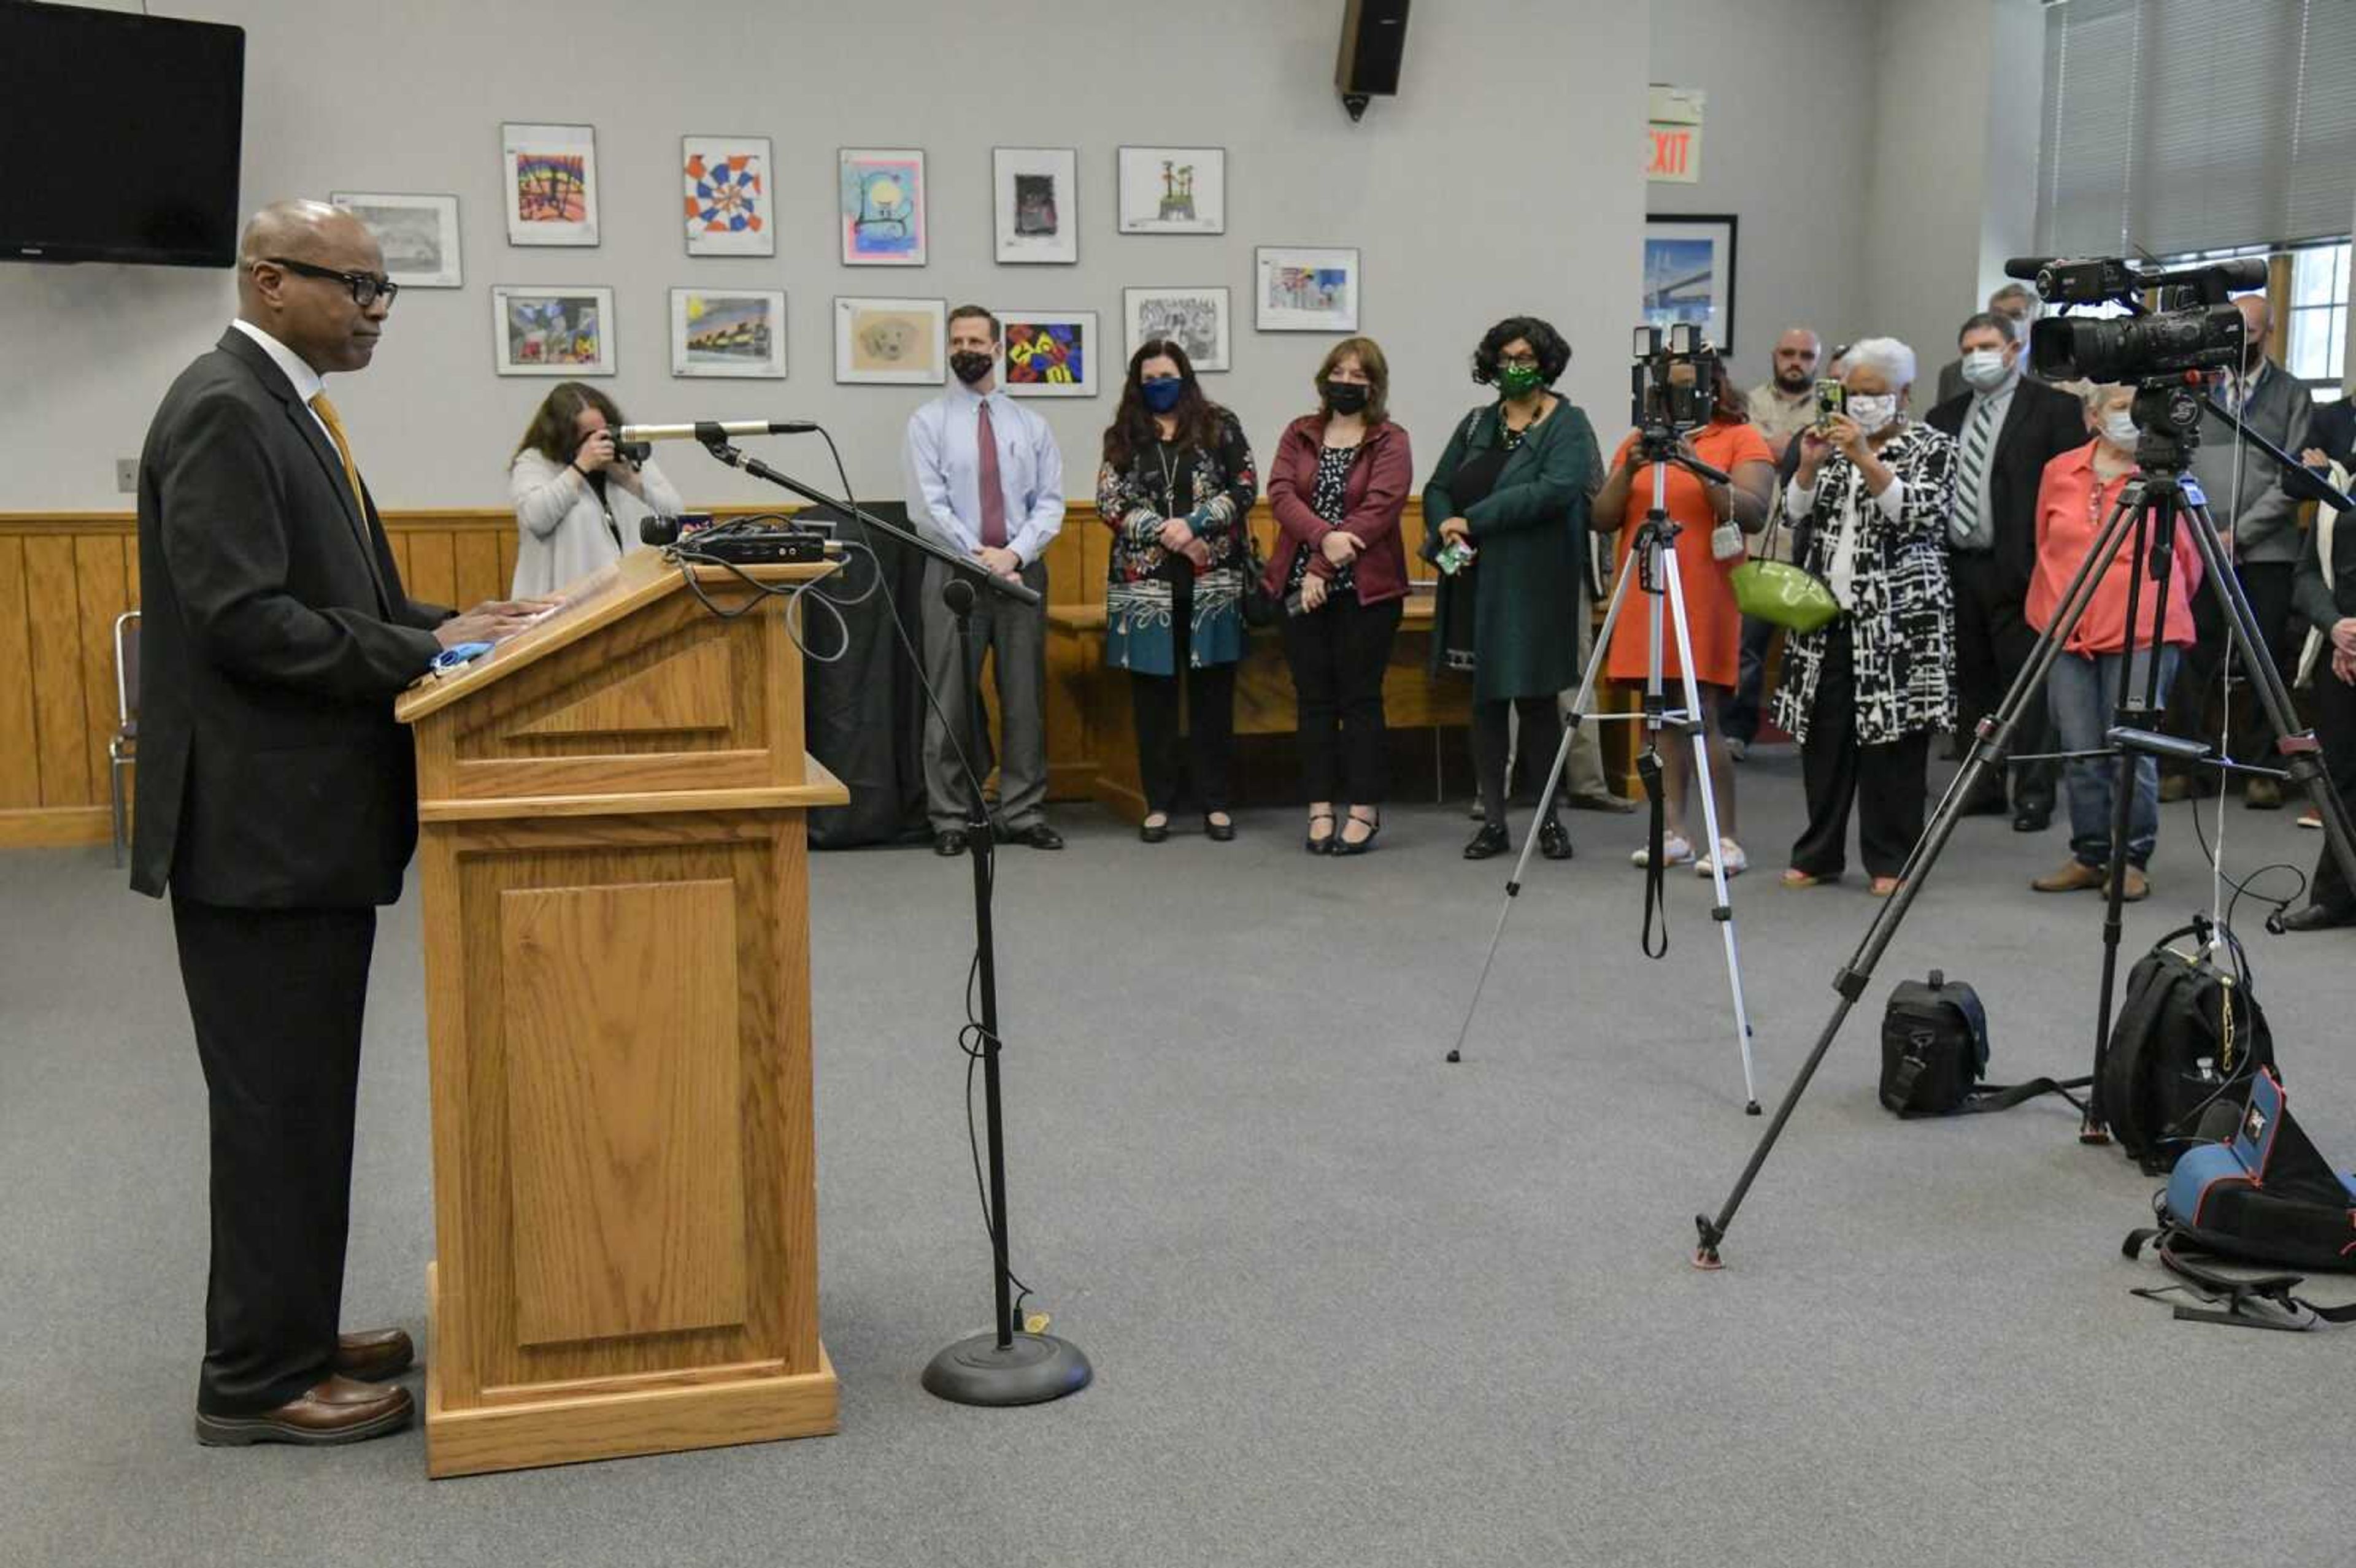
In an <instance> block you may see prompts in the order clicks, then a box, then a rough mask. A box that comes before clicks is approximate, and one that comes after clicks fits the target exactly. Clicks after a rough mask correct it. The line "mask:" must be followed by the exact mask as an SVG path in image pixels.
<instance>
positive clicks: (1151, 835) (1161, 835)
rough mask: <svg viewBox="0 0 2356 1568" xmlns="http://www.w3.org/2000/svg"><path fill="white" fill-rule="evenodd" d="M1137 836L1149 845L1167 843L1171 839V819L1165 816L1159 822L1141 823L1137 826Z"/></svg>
mask: <svg viewBox="0 0 2356 1568" xmlns="http://www.w3.org/2000/svg"><path fill="white" fill-rule="evenodd" d="M1137 836H1138V837H1140V838H1142V839H1144V840H1145V841H1146V842H1147V843H1148V844H1161V843H1165V842H1167V841H1168V839H1169V837H1170V819H1169V818H1168V817H1166V816H1165V817H1163V818H1162V820H1161V821H1159V822H1141V823H1139V824H1138V825H1137Z"/></svg>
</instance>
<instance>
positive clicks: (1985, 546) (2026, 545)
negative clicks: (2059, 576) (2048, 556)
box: [1930, 311, 2088, 833]
mask: <svg viewBox="0 0 2356 1568" xmlns="http://www.w3.org/2000/svg"><path fill="white" fill-rule="evenodd" d="M1956 342H1957V347H1959V348H1960V349H1961V350H1962V352H1963V357H1962V358H1961V359H1960V360H1959V361H1958V363H1959V364H1960V365H1961V366H1962V367H1963V369H1962V375H1963V377H1964V380H1965V388H1966V389H1965V391H1964V392H1963V394H1962V395H1960V396H1958V397H1954V398H1950V399H1948V400H1946V401H1944V402H1943V403H1941V404H1940V405H1939V406H1938V407H1936V408H1934V409H1933V410H1932V411H1931V414H1930V423H1931V424H1932V425H1933V427H1935V428H1936V429H1939V430H1943V431H1944V432H1947V433H1948V434H1949V435H1951V436H1954V438H1955V509H1954V513H1953V515H1952V516H1951V517H1949V518H1948V523H1947V559H1948V575H1949V576H1950V577H1951V578H1952V579H1953V580H1954V591H1955V686H1956V694H1957V696H1958V698H1959V699H1960V701H1959V704H1958V708H1957V712H1956V720H1955V723H1956V731H1957V733H1959V734H1964V735H1968V734H1970V733H1971V732H1972V731H1973V729H1974V728H1975V727H1976V726H1977V725H1978V723H1979V721H1980V720H1981V719H1982V718H1983V717H1985V716H1986V715H1987V714H1988V713H1990V712H1992V711H1994V710H1995V709H1996V708H1997V705H1998V704H2000V703H2001V702H2002V701H2003V700H2004V696H2005V693H2006V692H2007V691H2008V690H2009V689H2010V688H2011V686H2012V683H2013V680H2014V677H2017V676H2019V673H2020V669H2021V667H2022V666H2023V665H2025V664H2027V663H2028V662H2029V652H2030V650H2031V649H2033V648H2034V647H2035V646H2036V645H2037V632H2036V630H2035V628H2033V627H2031V626H2030V625H2029V619H2028V616H2027V614H2026V613H2025V608H2026V605H2027V603H2028V600H2029V578H2030V577H2031V576H2033V575H2034V574H2035V572H2036V570H2037V491H2038V486H2039V485H2040V483H2042V482H2043V480H2044V477H2045V465H2046V464H2048V463H2050V462H2051V461H2052V460H2053V459H2054V458H2056V457H2059V456H2060V455H2061V453H2065V452H2068V451H2070V450H2071V449H2072V448H2073V447H2080V446H2083V445H2085V444H2086V442H2087V439H2088V438H2087V434H2086V417H2085V412H2084V411H2083V409H2081V408H2080V406H2079V403H2078V400H2077V399H2075V398H2073V397H2072V396H2070V394H2068V393H2067V392H2060V391H2056V390H2054V389H2052V388H2051V387H2048V386H2046V385H2044V384H2043V383H2042V382H2039V381H2033V380H2030V379H2028V378H2027V377H2025V376H2023V375H2022V374H2021V360H2022V359H2023V358H2024V357H2026V355H2027V353H2028V343H2027V334H2026V333H2024V332H2023V331H2022V330H2021V328H2020V325H2019V323H2017V322H2016V321H2014V320H2013V318H2012V317H2011V316H2009V315H2004V314H2002V313H2001V312H1997V311H1985V312H1982V313H1981V314H1980V315H1975V316H1973V317H1972V318H1971V319H1970V320H1968V321H1966V322H1965V323H1964V327H1963V331H1962V332H1961V333H1960V334H1959V335H1958V336H1957V340H1956ZM2045 728H2046V726H2045V704H2044V701H2043V700H2042V698H2041V697H2040V699H2038V700H2036V701H2032V702H2031V703H2029V706H2028V707H2027V709H2024V710H2023V711H2022V713H2021V714H2020V716H2019V723H2018V725H2017V726H2016V728H2015V729H2014V731H2013V749H2014V750H2015V751H2035V750H2039V749H2040V748H2041V747H2042V746H2043V745H2044V742H2045ZM2056 772H2057V770H2056V769H2055V767H2054V765H2053V764H2052V763H2023V764H2021V765H2020V766H2019V768H2018V769H2016V770H2014V773H2013V781H2012V783H2013V788H2012V805H2011V810H2012V814H2013V816H2012V825H2013V827H2016V828H2018V829H2019V830H2020V831H2021V832H2023V833H2036V832H2040V831H2042V830H2043V829H2044V828H2045V827H2046V826H2047V825H2048V824H2049V823H2051V821H2052V819H2053V789H2054V780H2055V774H2056ZM1964 809H1965V811H1966V812H1970V813H1976V814H1988V815H1998V816H2000V815H2002V814H2003V812H2004V811H2005V809H2006V805H2005V787H2004V781H2003V779H2002V778H2001V777H1997V778H1995V780H1994V783H1993V784H1991V785H1989V786H1988V787H1987V788H1986V789H1984V790H1983V792H1982V793H1981V794H1980V795H1979V796H1978V797H1977V798H1976V799H1973V800H1969V801H1966V802H1965V803H1964Z"/></svg>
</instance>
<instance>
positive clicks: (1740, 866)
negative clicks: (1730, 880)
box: [1694, 838, 1751, 877]
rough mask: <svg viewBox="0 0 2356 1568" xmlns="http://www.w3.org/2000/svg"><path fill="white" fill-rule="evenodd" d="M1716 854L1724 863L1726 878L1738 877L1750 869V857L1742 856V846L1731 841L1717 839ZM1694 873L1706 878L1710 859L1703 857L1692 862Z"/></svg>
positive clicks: (1728, 839) (1729, 839)
mask: <svg viewBox="0 0 2356 1568" xmlns="http://www.w3.org/2000/svg"><path fill="white" fill-rule="evenodd" d="M1718 853H1719V859H1722V860H1724V861H1725V862H1726V874H1727V875H1728V876H1730V877H1739V876H1740V875H1742V873H1743V872H1745V871H1747V870H1749V869H1751V857H1750V856H1748V855H1746V854H1744V853H1743V852H1742V846H1741V845H1740V844H1737V843H1736V842H1735V841H1734V840H1733V839H1731V838H1721V839H1719V841H1718ZM1694 873H1695V875H1697V876H1701V877H1707V876H1708V875H1709V874H1710V858H1709V857H1708V856H1707V855H1704V856H1703V857H1702V858H1701V859H1698V860H1696V861H1695V862H1694Z"/></svg>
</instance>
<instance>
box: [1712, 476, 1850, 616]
mask: <svg viewBox="0 0 2356 1568" xmlns="http://www.w3.org/2000/svg"><path fill="white" fill-rule="evenodd" d="M1782 524H1783V497H1782V496H1776V497H1775V516H1774V517H1772V518H1771V519H1769V521H1768V524H1767V539H1768V541H1770V543H1772V540H1773V539H1774V537H1775V530H1776V528H1779V527H1781V526H1782ZM1767 548H1769V545H1768V544H1762V546H1761V549H1762V552H1763V551H1764V550H1765V549H1767ZM1727 581H1729V582H1730V583H1731V584H1732V585H1733V588H1734V603H1735V605H1736V607H1737V608H1738V609H1740V611H1741V612H1742V613H1744V614H1746V615H1749V616H1751V617H1752V618H1753V619H1754V620H1760V621H1764V622H1766V623H1767V624H1770V625H1774V626H1781V627H1783V629H1784V630H1785V631H1787V632H1802V633H1806V632H1814V631H1819V630H1822V629H1823V628H1824V627H1826V626H1827V625H1830V624H1832V623H1833V622H1835V621H1837V620H1838V619H1839V618H1840V613H1841V606H1840V601H1839V600H1837V599H1836V598H1834V597H1833V591H1832V589H1831V587H1830V586H1828V585H1827V584H1826V581H1825V580H1824V579H1823V578H1821V577H1818V576H1817V575H1816V574H1815V572H1813V571H1809V570H1808V569H1807V568H1806V567H1804V566H1800V565H1797V564H1795V563H1794V562H1791V561H1783V560H1746V561H1744V562H1743V563H1742V564H1741V565H1740V566H1738V567H1736V568H1735V569H1734V570H1733V571H1730V572H1729V573H1728V574H1727Z"/></svg>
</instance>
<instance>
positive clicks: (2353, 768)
mask: <svg viewBox="0 0 2356 1568" xmlns="http://www.w3.org/2000/svg"><path fill="white" fill-rule="evenodd" d="M2314 703H2315V738H2316V739H2317V740H2319V741H2321V742H2322V743H2323V766H2324V769H2325V771H2327V772H2328V773H2330V774H2331V785H2332V787H2333V788H2334V789H2337V790H2338V791H2339V792H2340V800H2341V801H2343V802H2345V803H2346V804H2347V805H2349V806H2350V807H2351V808H2356V686H2349V685H2346V684H2345V683H2343V682H2342V681H2341V680H2340V677H2338V676H2336V675H2334V674H2332V673H2331V660H2330V655H2329V649H2328V648H2327V649H2326V650H2325V656H2324V657H2323V659H2322V660H2321V661H2320V663H2319V666H2318V667H2317V669H2316V672H2315V693H2314ZM2308 902H2309V903H2313V904H2319V905H2321V906H2322V907H2323V908H2325V909H2328V910H2330V911H2331V912H2334V913H2335V914H2340V915H2356V889H2351V888H2350V887H2349V885H2348V879H2347V878H2346V877H2345V876H2343V875H2341V874H2340V862H2339V861H2338V860H2337V859H2333V858H2332V854H2331V846H2330V844H2329V842H2328V841H2327V842H2326V843H2325V844H2324V846H2323V852H2322V853H2321V854H2320V855H2318V856H2317V857H2316V859H2315V876H2314V878H2313V879H2312V880H2311V881H2310V883H2309V885H2308Z"/></svg>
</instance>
